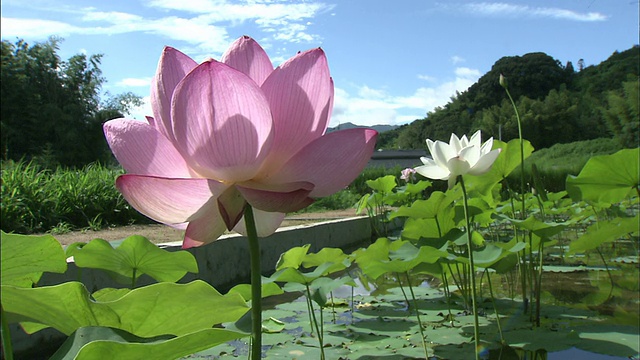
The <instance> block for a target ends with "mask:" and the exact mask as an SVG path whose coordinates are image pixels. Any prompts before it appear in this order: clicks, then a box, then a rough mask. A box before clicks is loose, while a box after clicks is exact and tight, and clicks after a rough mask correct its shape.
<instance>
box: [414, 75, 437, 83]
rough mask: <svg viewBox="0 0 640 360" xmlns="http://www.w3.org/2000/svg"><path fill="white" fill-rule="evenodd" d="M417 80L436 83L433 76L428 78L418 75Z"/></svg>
mask: <svg viewBox="0 0 640 360" xmlns="http://www.w3.org/2000/svg"><path fill="white" fill-rule="evenodd" d="M418 79H420V80H425V81H430V82H432V81H436V78H435V77H433V76H429V75H422V74H418Z"/></svg>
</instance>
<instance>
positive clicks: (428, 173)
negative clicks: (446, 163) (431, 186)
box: [415, 162, 450, 180]
mask: <svg viewBox="0 0 640 360" xmlns="http://www.w3.org/2000/svg"><path fill="white" fill-rule="evenodd" d="M415 169H416V172H417V173H418V174H420V175H422V176H424V177H426V178H429V179H434V180H446V179H448V178H449V174H450V173H449V170H448V169H444V168H442V167H441V166H438V165H437V164H436V163H435V162H434V163H431V164H425V165H422V166H418V167H416V168H415Z"/></svg>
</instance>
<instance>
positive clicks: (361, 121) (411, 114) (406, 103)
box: [330, 67, 480, 126]
mask: <svg viewBox="0 0 640 360" xmlns="http://www.w3.org/2000/svg"><path fill="white" fill-rule="evenodd" d="M454 74H455V78H454V79H453V80H451V81H447V82H442V83H440V84H437V85H435V86H433V87H419V88H417V89H415V90H414V91H413V93H412V94H410V95H406V96H391V95H389V93H388V92H386V91H385V90H383V89H374V88H371V87H369V86H367V85H361V86H356V87H355V91H352V92H348V91H347V90H345V89H344V88H339V87H337V88H336V89H335V101H334V107H333V114H332V117H331V124H330V126H337V125H339V124H341V123H346V122H350V123H354V124H358V125H368V126H372V125H378V124H391V125H400V124H405V123H408V122H411V121H413V120H416V119H420V118H423V117H424V116H425V115H426V113H427V112H429V111H432V110H433V109H435V108H436V107H438V106H443V105H445V104H446V103H448V102H449V101H450V100H451V97H452V96H454V95H455V94H456V91H458V92H462V91H465V90H467V89H468V88H469V86H471V85H473V84H474V83H475V82H476V81H477V80H478V78H480V71H478V70H475V69H469V68H463V67H461V68H456V69H455V70H454ZM434 81H435V79H434ZM354 94H355V95H354Z"/></svg>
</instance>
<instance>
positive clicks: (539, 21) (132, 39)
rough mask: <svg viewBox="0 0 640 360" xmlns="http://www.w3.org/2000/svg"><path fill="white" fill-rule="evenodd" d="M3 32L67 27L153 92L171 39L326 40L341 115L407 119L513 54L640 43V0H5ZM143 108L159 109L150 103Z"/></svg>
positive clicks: (36, 35) (113, 72)
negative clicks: (153, 81) (161, 58)
mask: <svg viewBox="0 0 640 360" xmlns="http://www.w3.org/2000/svg"><path fill="white" fill-rule="evenodd" d="M1 6H2V19H1V22H0V25H1V35H2V39H3V40H9V41H12V42H13V41H15V40H16V39H17V38H22V39H25V40H27V41H29V42H33V41H43V40H46V39H47V38H48V37H49V36H51V35H57V36H60V37H62V38H64V42H63V43H62V45H61V49H60V52H59V54H60V55H61V57H62V58H63V59H67V58H69V57H70V56H72V55H74V54H76V53H80V52H86V53H87V54H97V53H102V54H104V58H103V62H102V66H101V68H102V70H103V75H104V76H105V77H106V79H107V81H108V82H107V83H106V84H105V85H104V88H103V91H108V92H110V93H112V94H117V93H122V92H126V91H132V92H134V93H136V94H138V95H140V96H143V97H144V98H145V99H146V100H148V95H149V83H150V80H151V78H152V76H153V75H154V73H155V69H156V65H157V62H158V58H159V56H160V53H161V51H162V48H163V46H165V45H169V46H173V47H175V48H177V49H180V50H182V51H183V52H185V53H187V54H188V55H190V56H191V57H193V58H194V59H195V60H197V61H202V60H204V59H206V58H208V57H212V58H215V59H218V58H219V57H220V55H221V54H222V53H223V52H224V51H225V50H226V48H227V47H228V46H229V44H230V43H231V42H233V41H234V40H235V39H236V38H238V37H240V36H242V35H245V34H246V35H249V36H252V37H253V38H255V39H256V40H258V42H259V43H260V44H261V45H262V46H263V47H264V48H265V49H266V51H267V53H268V54H269V56H270V57H271V59H272V60H273V62H274V64H275V65H276V66H277V65H278V64H280V63H281V62H282V61H284V60H286V59H287V58H289V57H291V56H292V55H294V54H295V53H296V52H297V51H299V50H306V49H310V48H314V47H318V46H321V47H322V48H323V49H324V50H325V52H326V53H327V57H328V59H329V66H330V69H331V74H332V76H333V78H334V82H335V86H336V99H335V105H334V112H333V117H332V121H331V126H335V125H337V124H339V123H345V122H352V123H356V124H360V125H374V124H393V125H398V124H404V123H408V122H411V121H413V120H415V119H418V118H423V117H424V116H425V115H426V113H427V112H428V111H431V110H433V109H434V108H435V107H436V106H442V105H444V104H446V103H447V102H448V101H449V99H450V97H451V96H452V95H454V94H455V92H456V91H464V90H465V89H467V88H468V87H469V86H470V85H472V84H473V83H474V82H475V81H477V79H478V78H479V77H480V76H481V75H482V74H484V73H486V72H487V71H489V70H490V69H491V66H492V65H493V63H494V62H495V61H497V60H498V59H500V58H501V57H503V56H515V55H519V56H520V55H524V54H526V53H529V52H545V53H547V54H548V55H550V56H552V57H554V58H555V59H558V60H560V61H561V62H562V63H563V64H566V62H567V61H571V62H573V64H574V67H576V68H577V62H578V60H579V59H584V62H585V65H587V66H588V65H595V64H598V63H600V62H601V61H603V60H605V59H607V58H608V57H609V56H610V55H611V54H612V53H613V52H614V51H616V50H618V51H623V50H626V49H628V48H630V47H631V46H633V45H634V44H638V31H639V29H638V1H637V0H549V1H547V0H541V1H517V0H511V1H505V2H491V1H464V0H461V1H455V0H454V1H444V0H443V1H429V0H424V1H422V0H326V1H325V0H317V1H316V0H306V1H304V0H300V1H280V0H242V1H241V0H110V1H98V0H92V1H81V0H27V1H25V0H2V2H1ZM131 115H132V117H135V118H139V119H142V117H143V116H144V115H151V111H150V106H149V104H148V101H147V104H146V105H145V106H143V107H142V108H140V109H136V111H134V112H133V113H132V114H131Z"/></svg>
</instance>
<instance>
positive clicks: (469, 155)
mask: <svg viewBox="0 0 640 360" xmlns="http://www.w3.org/2000/svg"><path fill="white" fill-rule="evenodd" d="M458 158H459V159H460V160H464V161H466V162H467V163H468V164H469V166H473V165H475V163H477V162H478V160H479V159H480V147H477V146H467V147H466V148H464V149H462V150H460V154H458Z"/></svg>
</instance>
